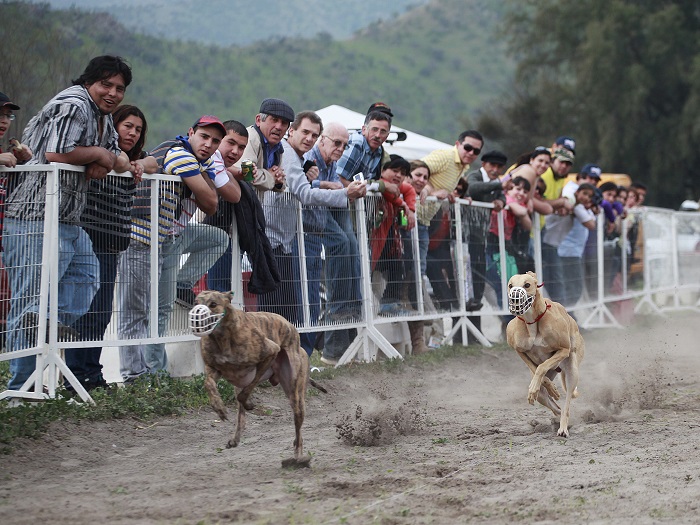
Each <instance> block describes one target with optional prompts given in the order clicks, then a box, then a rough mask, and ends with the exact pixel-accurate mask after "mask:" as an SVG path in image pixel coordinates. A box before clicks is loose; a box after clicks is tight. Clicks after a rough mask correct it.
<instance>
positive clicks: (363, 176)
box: [352, 172, 365, 182]
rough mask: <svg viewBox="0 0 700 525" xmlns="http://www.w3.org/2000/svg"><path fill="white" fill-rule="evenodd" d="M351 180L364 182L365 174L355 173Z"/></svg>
mask: <svg viewBox="0 0 700 525" xmlns="http://www.w3.org/2000/svg"><path fill="white" fill-rule="evenodd" d="M352 180H357V181H360V182H364V181H365V174H364V173H362V172H360V173H355V175H353V176H352Z"/></svg>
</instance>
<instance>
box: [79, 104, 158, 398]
mask: <svg viewBox="0 0 700 525" xmlns="http://www.w3.org/2000/svg"><path fill="white" fill-rule="evenodd" d="M112 116H113V118H114V127H115V128H116V130H117V134H118V135H119V139H118V141H119V148H120V149H121V154H120V155H119V157H118V159H117V162H116V163H115V165H114V171H115V172H117V173H125V174H126V175H108V176H107V178H106V179H103V180H92V181H90V188H89V190H88V196H87V205H86V206H85V211H84V212H83V214H82V217H81V222H82V227H83V229H84V230H85V231H86V232H87V233H88V235H89V236H90V240H91V241H92V247H93V250H94V251H95V255H96V256H97V259H98V261H99V263H100V288H99V290H98V291H97V294H96V295H95V298H94V299H93V300H92V304H91V305H90V310H88V312H87V313H86V314H85V315H84V316H82V317H81V318H80V319H78V320H77V321H76V322H75V323H74V325H73V327H74V328H75V329H76V330H77V331H78V333H79V334H80V336H81V339H83V340H87V341H100V340H102V338H103V337H104V333H105V330H106V329H107V325H108V324H109V321H110V319H111V317H112V300H113V298H114V284H115V280H116V276H117V263H118V261H119V254H120V253H121V252H122V251H124V250H125V249H126V248H127V246H129V241H130V237H131V206H132V203H133V199H134V192H135V190H136V184H137V183H138V182H140V181H141V175H143V173H155V172H156V171H157V170H158V163H157V162H156V160H155V159H154V158H153V157H150V156H148V155H147V153H146V152H145V151H144V150H143V146H144V144H145V143H146V131H147V129H148V125H147V123H146V117H145V116H144V114H143V113H142V112H141V110H140V109H139V108H137V107H136V106H129V105H124V106H120V107H118V108H117V109H116V110H115V111H114V113H113V114H112ZM101 353H102V347H101V346H96V347H92V348H72V349H68V350H66V364H67V365H68V367H69V368H70V369H71V371H72V372H73V374H75V376H76V378H77V379H78V381H80V383H81V384H82V385H83V386H84V387H85V389H86V390H92V389H94V388H97V387H103V388H104V387H106V386H107V382H106V381H105V379H104V377H103V376H102V365H101V364H100V355H101ZM66 388H68V389H70V386H69V385H68V383H66Z"/></svg>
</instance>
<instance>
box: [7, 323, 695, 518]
mask: <svg viewBox="0 0 700 525" xmlns="http://www.w3.org/2000/svg"><path fill="white" fill-rule="evenodd" d="M695 323H699V324H700V315H698V314H697V313H683V314H673V315H672V316H671V317H669V318H666V319H663V318H658V317H653V318H651V317H650V318H643V319H639V320H638V322H637V324H636V325H635V326H634V327H632V328H628V329H624V330H616V329H605V330H598V331H596V332H595V333H590V332H589V333H586V334H585V338H586V342H587V349H586V357H585V359H584V361H583V365H582V369H581V381H580V383H579V389H580V391H581V396H580V397H579V398H578V399H577V400H575V401H574V404H573V416H572V417H573V419H572V421H573V426H572V428H571V437H570V438H568V439H563V438H558V437H557V436H556V429H557V428H558V425H553V424H552V422H551V418H550V416H551V413H549V412H548V411H547V410H546V409H545V408H544V407H541V406H539V405H537V406H530V405H528V404H527V401H526V396H527V386H528V383H529V380H530V374H529V372H528V371H527V369H526V368H525V366H524V364H523V363H522V362H521V360H520V359H519V358H518V357H517V356H516V355H515V353H514V352H513V351H512V350H510V349H507V348H503V347H500V348H492V349H483V351H481V352H478V355H464V354H461V355H459V356H456V357H451V358H448V359H446V360H444V361H441V362H422V363H417V362H415V361H414V362H408V363H407V364H406V365H405V366H403V367H400V368H394V369H386V368H385V369H383V370H369V369H367V367H362V368H363V370H361V371H359V370H358V371H357V373H355V372H354V373H351V374H346V375H343V376H342V377H338V378H336V379H334V380H329V381H325V382H324V384H325V385H326V387H327V388H328V389H329V391H330V392H329V394H328V395H323V394H321V395H310V396H308V397H307V420H306V423H305V425H304V437H305V445H306V451H307V452H308V453H310V454H312V455H313V458H312V461H311V468H310V469H300V470H288V469H283V468H281V460H283V459H285V458H288V457H290V456H291V450H292V449H291V446H292V439H293V426H292V421H291V411H290V410H289V408H288V406H287V404H286V400H285V399H284V398H283V397H282V395H281V393H280V391H279V390H278V389H271V388H267V389H261V390H259V391H258V394H257V395H256V397H255V399H256V401H257V402H258V404H259V408H258V409H257V410H256V412H254V413H252V414H250V416H249V419H248V427H247V428H246V431H245V434H244V436H243V442H242V444H241V446H240V447H239V448H235V449H226V448H225V444H226V442H227V440H228V438H229V436H230V433H231V431H232V429H233V424H232V423H231V422H224V423H222V422H219V421H218V420H217V419H216V418H215V415H214V413H213V412H212V411H210V410H208V409H203V410H201V411H199V412H197V413H191V414H188V415H186V416H183V417H173V418H167V419H162V420H157V421H154V422H150V423H148V424H143V423H137V422H135V421H134V420H122V421H112V422H107V423H84V424H82V425H73V424H59V425H55V426H53V427H52V429H51V432H50V434H49V435H48V436H46V437H45V438H43V439H40V440H27V441H25V442H22V443H20V444H19V447H18V450H17V451H16V452H15V453H14V454H12V455H10V456H2V457H0V465H1V467H0V472H1V474H0V522H2V523H7V524H9V523H13V524H21V523H38V522H46V523H58V524H63V523H71V524H73V523H111V524H127V523H128V524H132V523H164V524H165V523H168V524H170V523H176V524H178V523H182V524H185V523H201V524H215V523H265V524H266V523H270V524H277V523H295V524H296V523H349V524H364V523H381V524H403V523H405V524H409V523H411V524H413V523H467V522H469V523H511V522H520V523H555V522H564V523H616V524H617V523H635V524H636V523H642V524H643V523H664V522H665V523H698V522H699V521H700V517H699V516H700V513H699V510H698V507H699V506H700V453H699V451H698V444H699V443H700V441H699V440H698V438H697V433H698V428H700V419H699V418H698V415H699V409H700V345H699V344H698V340H697V339H695V337H697V336H696V335H695V328H696V324H695ZM357 368H360V367H357Z"/></svg>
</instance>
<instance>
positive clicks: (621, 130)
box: [488, 0, 700, 207]
mask: <svg viewBox="0 0 700 525" xmlns="http://www.w3.org/2000/svg"><path fill="white" fill-rule="evenodd" d="M517 4H518V5H519V6H521V9H519V10H517V11H516V10H512V11H511V12H510V13H511V14H510V16H509V18H508V35H509V44H510V48H511V50H512V51H513V52H514V53H515V54H516V58H517V59H518V73H517V82H518V90H517V91H516V92H515V93H514V94H513V96H512V97H510V99H509V100H508V101H507V102H506V103H505V104H503V106H502V112H501V113H500V115H498V116H497V117H496V118H495V119H494V117H490V120H489V121H488V124H489V125H492V126H493V127H494V128H497V130H499V132H500V133H501V134H502V135H503V136H504V141H505V142H507V143H508V145H509V147H516V146H517V147H518V148H520V149H521V150H523V151H524V150H526V149H528V148H529V149H531V148H532V146H533V145H535V143H542V144H551V141H552V139H553V138H555V137H556V136H558V135H563V134H570V135H572V136H574V137H575V138H576V139H577V144H578V147H577V152H576V153H577V165H582V164H584V163H586V162H597V163H599V164H600V165H601V166H602V167H603V169H604V171H607V172H622V173H629V174H630V175H631V176H632V178H633V179H634V180H640V181H645V182H646V183H647V184H648V185H649V186H650V187H651V191H650V193H649V198H650V199H651V201H652V202H653V203H656V204H660V205H664V206H671V207H677V205H678V204H679V203H680V201H681V200H683V199H685V198H695V199H697V197H698V194H700V181H699V180H698V178H697V177H695V176H694V171H695V166H697V164H698V162H699V161H700V152H698V150H697V146H696V145H697V142H698V139H700V126H699V125H698V123H697V122H698V119H697V115H698V109H700V107H699V104H698V100H699V97H700V75H698V64H700V38H699V37H700V12H699V11H698V9H697V3H696V2H691V1H688V0H670V1H668V2H661V3H660V2H652V1H650V0H644V1H637V0H634V1H632V0H610V1H602V0H583V1H579V2H562V1H559V0H529V1H528V2H526V5H525V6H524V7H523V6H522V2H517ZM494 120H496V121H497V123H498V124H494V122H493V121H494ZM499 128H500V129H499ZM579 163H580V164H579Z"/></svg>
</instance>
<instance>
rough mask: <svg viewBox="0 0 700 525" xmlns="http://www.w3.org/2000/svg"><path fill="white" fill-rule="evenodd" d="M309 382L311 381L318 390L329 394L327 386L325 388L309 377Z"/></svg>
mask: <svg viewBox="0 0 700 525" xmlns="http://www.w3.org/2000/svg"><path fill="white" fill-rule="evenodd" d="M309 383H310V384H311V386H312V387H314V388H315V389H316V390H320V391H321V392H323V393H324V394H327V393H328V390H326V389H325V388H323V387H322V386H321V385H319V384H318V383H317V382H316V381H314V380H313V379H311V378H309Z"/></svg>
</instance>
